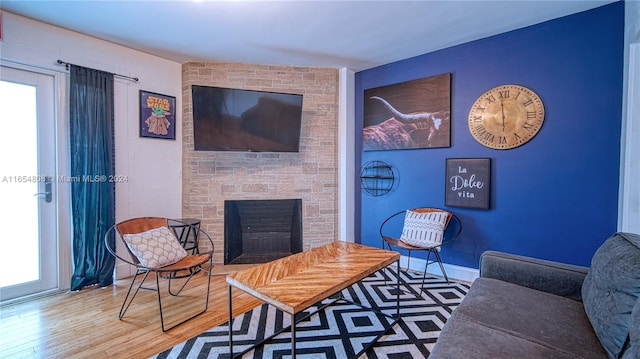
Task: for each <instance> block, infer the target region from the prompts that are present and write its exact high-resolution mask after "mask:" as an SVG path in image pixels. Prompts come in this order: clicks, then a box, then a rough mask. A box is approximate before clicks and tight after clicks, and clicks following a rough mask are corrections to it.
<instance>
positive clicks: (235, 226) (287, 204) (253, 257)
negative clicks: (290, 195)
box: [224, 199, 302, 264]
mask: <svg viewBox="0 0 640 359" xmlns="http://www.w3.org/2000/svg"><path fill="white" fill-rule="evenodd" d="M298 252H302V200H301V199H271V200H228V201H224V264H250V263H265V262H270V261H272V260H275V259H278V258H282V257H286V256H288V255H291V254H293V253H298Z"/></svg>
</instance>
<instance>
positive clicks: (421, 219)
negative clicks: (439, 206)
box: [400, 210, 449, 248]
mask: <svg viewBox="0 0 640 359" xmlns="http://www.w3.org/2000/svg"><path fill="white" fill-rule="evenodd" d="M448 217H449V213H448V212H444V211H437V212H416V211H412V210H407V213H406V214H405V216H404V226H403V227H402V235H401V236H400V240H401V241H403V242H405V243H407V244H411V245H413V246H416V247H423V248H432V247H437V246H439V245H440V244H442V238H443V235H444V229H445V226H446V224H447V218H448Z"/></svg>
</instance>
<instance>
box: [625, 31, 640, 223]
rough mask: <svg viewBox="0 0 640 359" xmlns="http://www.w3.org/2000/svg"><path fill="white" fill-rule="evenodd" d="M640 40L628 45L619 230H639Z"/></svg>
mask: <svg viewBox="0 0 640 359" xmlns="http://www.w3.org/2000/svg"><path fill="white" fill-rule="evenodd" d="M639 69H640V43H635V44H631V46H629V65H628V71H629V72H628V86H627V97H626V98H627V101H628V102H627V107H626V112H627V113H626V117H625V119H624V121H623V134H624V135H623V138H622V147H623V148H622V159H621V163H620V164H621V166H620V167H621V174H620V177H621V180H622V184H621V190H622V193H621V198H620V204H621V213H620V217H621V221H620V230H621V231H625V232H634V233H640V181H639V180H640V70H639Z"/></svg>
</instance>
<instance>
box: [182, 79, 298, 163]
mask: <svg viewBox="0 0 640 359" xmlns="http://www.w3.org/2000/svg"><path fill="white" fill-rule="evenodd" d="M191 91H192V98H193V142H194V149H195V150H196V151H252V152H298V151H299V145H300V127H301V123H302V95H299V94H288V93H275V92H265V91H252V90H241V89H231V88H224V87H211V86H196V85H193V86H191Z"/></svg>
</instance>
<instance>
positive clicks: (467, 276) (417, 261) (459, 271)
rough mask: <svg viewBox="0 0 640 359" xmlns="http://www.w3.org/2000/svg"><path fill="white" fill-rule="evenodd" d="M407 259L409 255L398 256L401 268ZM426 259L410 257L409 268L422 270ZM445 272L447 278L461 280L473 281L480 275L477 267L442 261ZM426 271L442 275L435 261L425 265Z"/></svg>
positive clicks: (405, 266) (404, 265) (405, 265)
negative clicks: (427, 265)
mask: <svg viewBox="0 0 640 359" xmlns="http://www.w3.org/2000/svg"><path fill="white" fill-rule="evenodd" d="M408 261H409V257H407V256H400V266H401V267H402V268H407V262H408ZM425 262H426V260H425V259H421V258H415V257H411V263H409V264H410V265H409V269H412V270H416V271H418V272H422V271H424V264H425ZM442 266H443V267H444V270H445V272H447V276H448V277H449V279H455V280H459V281H463V282H470V283H471V282H473V281H474V280H476V278H478V277H479V276H480V271H479V270H478V269H474V268H469V267H462V266H458V265H455V264H447V263H443V264H442ZM427 273H429V274H433V275H437V276H443V274H442V271H441V270H440V266H439V265H438V263H437V262H435V263H431V264H429V267H427Z"/></svg>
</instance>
